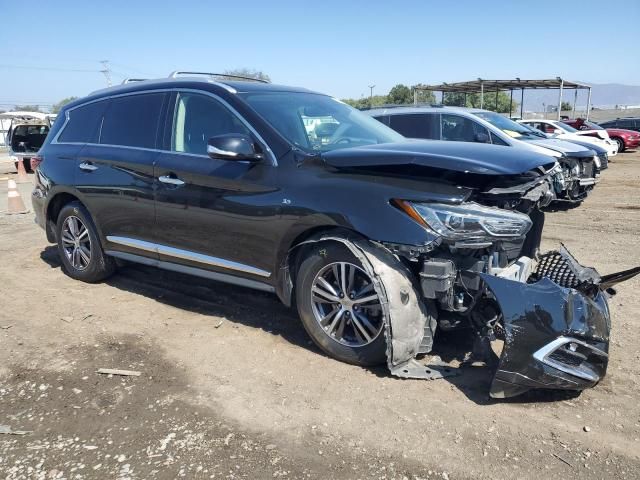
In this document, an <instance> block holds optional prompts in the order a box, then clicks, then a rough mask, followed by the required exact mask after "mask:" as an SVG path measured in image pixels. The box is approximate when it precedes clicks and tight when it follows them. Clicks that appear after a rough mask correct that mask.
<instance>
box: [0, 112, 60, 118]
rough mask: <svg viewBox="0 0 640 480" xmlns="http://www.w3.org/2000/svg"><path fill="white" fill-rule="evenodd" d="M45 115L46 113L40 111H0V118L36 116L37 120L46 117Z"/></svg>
mask: <svg viewBox="0 0 640 480" xmlns="http://www.w3.org/2000/svg"><path fill="white" fill-rule="evenodd" d="M47 115H48V114H46V113H42V112H26V111H20V112H4V113H0V118H37V119H39V120H44V119H45V118H47Z"/></svg>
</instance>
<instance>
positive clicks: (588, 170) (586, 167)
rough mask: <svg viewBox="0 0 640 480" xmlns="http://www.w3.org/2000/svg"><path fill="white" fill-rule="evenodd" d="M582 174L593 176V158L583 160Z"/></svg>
mask: <svg viewBox="0 0 640 480" xmlns="http://www.w3.org/2000/svg"><path fill="white" fill-rule="evenodd" d="M582 176H583V177H593V160H589V161H583V162H582Z"/></svg>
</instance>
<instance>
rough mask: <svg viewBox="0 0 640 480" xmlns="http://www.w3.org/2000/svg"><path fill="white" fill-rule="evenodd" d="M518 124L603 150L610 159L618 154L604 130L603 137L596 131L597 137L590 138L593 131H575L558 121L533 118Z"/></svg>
mask: <svg viewBox="0 0 640 480" xmlns="http://www.w3.org/2000/svg"><path fill="white" fill-rule="evenodd" d="M518 123H522V124H524V125H527V126H528V127H531V128H535V129H536V130H540V131H541V132H543V133H546V134H547V135H550V136H551V137H553V138H558V139H560V140H567V141H569V142H570V141H571V140H576V141H579V142H582V143H589V144H591V145H596V146H598V147H601V148H604V149H605V150H606V151H607V153H608V155H609V156H610V157H613V156H615V155H617V153H618V144H617V143H616V142H614V141H612V140H611V139H610V138H609V134H608V133H607V131H606V130H603V131H602V132H604V135H601V134H600V131H598V133H599V136H598V137H592V136H589V135H590V134H592V133H593V132H595V130H576V129H575V128H573V127H572V126H571V125H567V124H566V123H563V122H560V121H558V120H546V119H539V118H533V119H529V120H518Z"/></svg>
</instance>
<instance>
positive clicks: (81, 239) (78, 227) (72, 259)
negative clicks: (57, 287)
mask: <svg viewBox="0 0 640 480" xmlns="http://www.w3.org/2000/svg"><path fill="white" fill-rule="evenodd" d="M61 241H62V249H63V250H64V254H65V256H66V257H67V260H68V261H69V263H70V264H71V266H72V267H73V268H75V269H76V270H84V269H86V268H87V267H88V266H89V263H91V236H90V235H89V229H87V227H86V225H85V224H84V223H82V220H80V219H79V218H78V217H76V216H74V215H71V216H69V217H67V218H65V220H64V223H63V224H62V238H61Z"/></svg>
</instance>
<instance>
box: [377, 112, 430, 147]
mask: <svg viewBox="0 0 640 480" xmlns="http://www.w3.org/2000/svg"><path fill="white" fill-rule="evenodd" d="M390 122H391V123H390V124H389V126H390V127H391V128H393V129H394V130H395V131H396V132H398V133H400V134H401V135H404V136H405V137H407V138H426V139H430V140H439V139H440V132H439V125H438V117H437V114H431V113H413V114H406V115H391V119H390Z"/></svg>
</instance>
